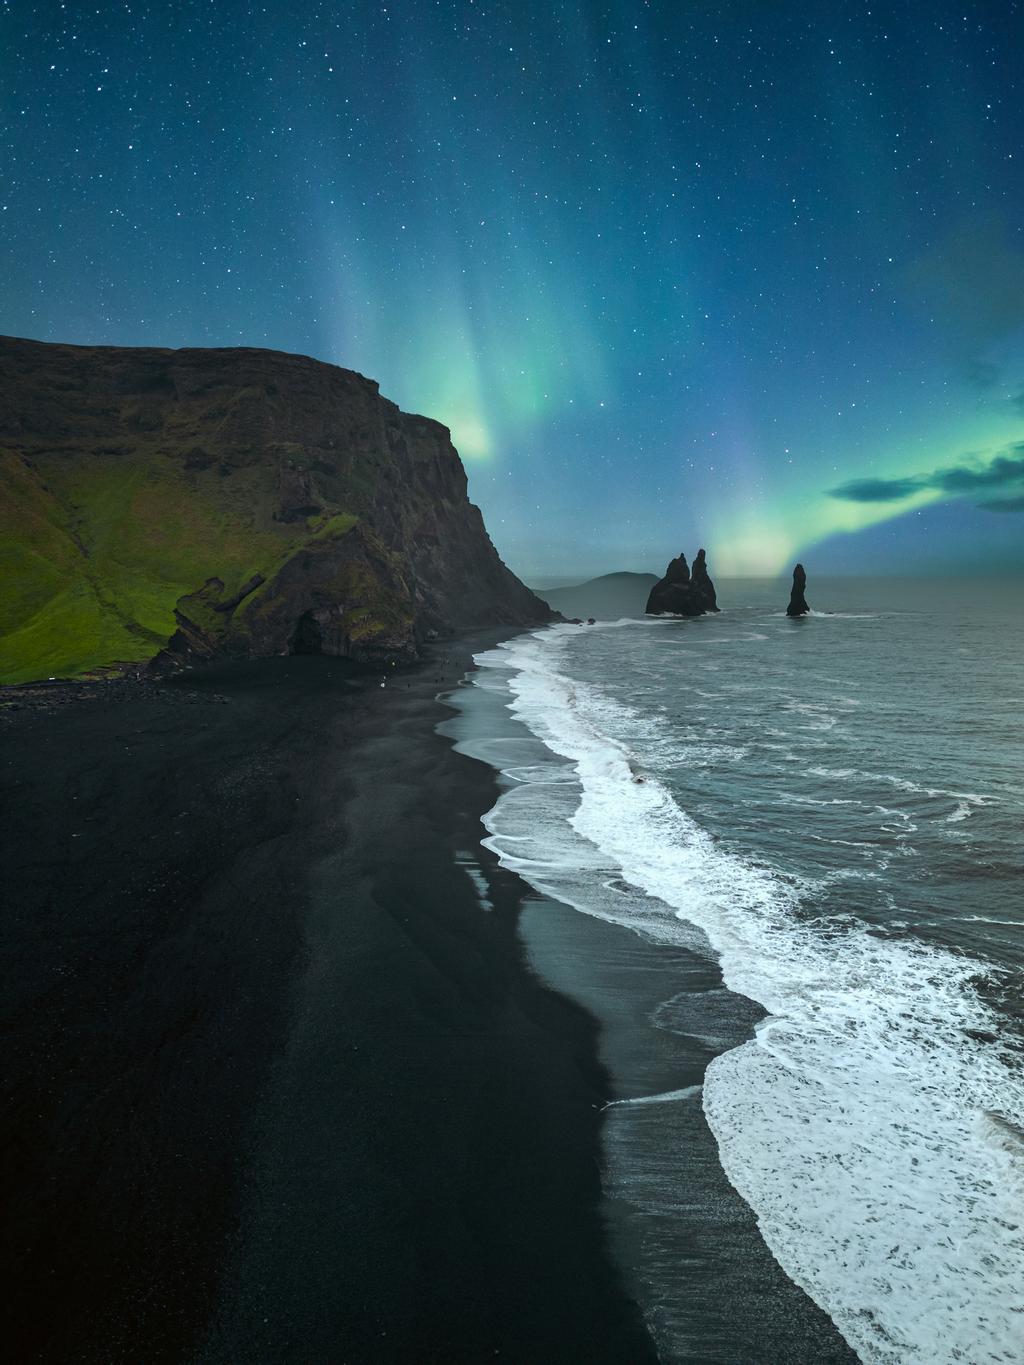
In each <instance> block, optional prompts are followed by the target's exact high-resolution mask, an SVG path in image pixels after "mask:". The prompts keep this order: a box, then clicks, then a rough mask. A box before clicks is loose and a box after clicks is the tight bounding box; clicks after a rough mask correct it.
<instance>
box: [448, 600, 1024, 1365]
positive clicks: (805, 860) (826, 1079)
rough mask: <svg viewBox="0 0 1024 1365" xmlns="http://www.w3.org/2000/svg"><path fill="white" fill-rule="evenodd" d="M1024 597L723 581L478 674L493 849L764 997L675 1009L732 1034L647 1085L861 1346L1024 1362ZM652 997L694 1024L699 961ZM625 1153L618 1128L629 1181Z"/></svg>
mask: <svg viewBox="0 0 1024 1365" xmlns="http://www.w3.org/2000/svg"><path fill="white" fill-rule="evenodd" d="M1020 588H1021V585H1020V584H1019V583H1018V584H1013V583H992V582H985V583H981V582H976V583H957V582H952V581H950V582H949V583H943V582H942V581H938V582H936V581H932V582H930V583H915V582H913V581H905V582H902V583H894V582H892V581H891V580H881V579H876V580H871V579H861V580H835V581H832V582H830V583H826V582H824V581H822V582H819V584H818V585H817V589H815V585H814V584H813V582H812V584H811V586H810V588H809V592H808V595H809V598H810V600H811V601H812V603H813V604H814V606H815V608H816V610H815V611H814V612H813V613H812V615H811V616H809V617H806V618H803V619H801V620H795V621H794V620H790V619H788V618H787V617H786V616H785V614H784V610H783V608H784V604H785V600H786V595H785V592H784V591H783V590H782V588H781V587H780V585H778V584H775V583H766V582H756V581H750V582H740V581H735V582H733V583H730V584H721V585H720V602H721V605H722V607H723V610H722V612H721V613H720V614H718V615H713V616H712V615H709V616H706V617H703V618H700V619H697V620H678V619H669V618H638V619H624V620H619V621H614V622H611V621H609V622H598V623H597V624H596V625H594V626H589V627H579V626H571V625H556V626H551V627H547V628H545V629H542V630H539V631H535V632H529V633H524V634H521V635H518V636H516V637H515V638H513V639H511V640H509V641H507V642H506V643H505V644H503V645H502V646H500V647H499V648H497V649H493V650H488V651H486V652H485V653H482V654H481V655H480V656H478V658H477V663H478V665H479V670H478V671H477V672H476V673H475V674H473V675H472V682H473V684H474V687H475V689H476V690H477V691H478V692H482V693H485V694H486V696H487V699H488V702H489V704H490V705H491V706H492V707H493V706H495V705H498V706H500V708H501V709H502V710H504V711H505V712H506V714H507V713H511V716H512V717H514V718H515V720H516V721H518V722H519V729H518V731H517V732H516V733H511V732H508V731H502V730H501V728H500V727H498V726H496V727H495V732H494V735H493V738H492V740H491V741H490V742H488V739H487V736H486V735H481V734H480V731H479V725H478V726H477V733H476V735H475V739H474V742H473V745H472V746H468V747H471V750H472V751H473V752H475V753H476V754H477V755H478V756H482V757H485V758H487V759H489V760H490V761H491V762H492V763H493V764H494V765H495V766H496V767H497V768H498V769H499V770H500V771H501V772H502V773H503V775H504V777H503V784H504V791H503V794H502V796H501V798H500V800H499V801H498V803H497V805H496V806H495V808H494V809H493V810H492V811H491V812H490V813H489V815H488V816H487V817H486V821H485V823H486V825H487V829H488V831H489V834H488V839H487V841H486V842H487V843H488V844H489V846H490V847H491V848H492V849H493V850H494V851H495V852H496V853H497V854H498V856H499V857H500V859H501V861H502V862H503V863H504V864H505V865H507V866H508V867H509V868H511V869H513V870H515V871H516V872H518V873H519V874H520V875H521V876H522V877H524V878H525V879H526V880H527V881H528V882H530V883H531V884H532V885H533V886H534V887H535V888H537V890H538V891H540V892H543V893H544V894H545V895H546V896H550V897H553V898H555V899H557V900H559V901H561V902H563V903H564V904H566V905H568V906H572V907H574V908H575V909H576V910H578V911H580V912H582V913H584V914H587V915H591V916H595V917H597V918H600V919H603V920H606V921H607V922H609V923H612V924H618V925H622V926H626V927H628V928H630V929H632V930H633V931H635V933H636V934H638V935H640V936H642V937H643V938H644V939H645V940H646V941H647V942H648V943H652V944H655V945H660V946H661V948H662V949H663V950H664V951H665V952H666V953H668V952H670V951H673V950H674V951H678V950H679V949H680V948H684V949H686V950H687V951H689V952H690V953H694V954H697V955H698V956H703V957H705V958H706V959H707V960H708V961H709V962H713V963H715V964H717V965H718V967H719V968H720V970H721V974H722V982H723V984H724V987H725V988H727V994H728V995H729V996H730V997H731V998H732V999H733V1000H735V1001H737V1003H739V1004H746V1003H747V1002H754V1003H755V1004H756V1005H757V1006H758V1007H759V1009H758V1011H757V1015H763V1017H761V1018H760V1022H758V1023H756V1025H755V1027H754V1029H753V1032H752V1036H751V1029H750V1027H749V1018H750V1015H749V1013H748V1014H746V1015H743V1012H742V1010H740V1011H739V1013H738V1014H737V1013H736V1012H734V1013H733V1014H732V1015H730V1012H729V1010H728V1008H724V1007H718V1008H719V1014H720V1015H721V1018H719V1019H718V1020H717V1022H716V1020H714V1019H711V1020H708V1019H707V1018H706V1017H705V1018H704V1022H703V1024H701V1023H700V1022H699V1021H698V1023H696V1024H695V1023H693V1021H692V1020H691V1021H690V1022H689V1023H686V1025H685V1027H683V1025H681V1024H680V1023H679V1019H678V1018H677V1019H676V1024H675V1027H676V1029H677V1032H678V1035H679V1037H680V1039H681V1038H682V1037H683V1036H684V1035H685V1034H686V1031H687V1029H690V1030H691V1032H692V1031H693V1030H694V1029H699V1028H701V1027H703V1028H705V1029H710V1030H711V1031H712V1032H716V1031H717V1033H718V1035H719V1036H718V1038H717V1039H712V1040H711V1042H712V1044H713V1045H712V1046H711V1047H710V1049H709V1053H710V1055H711V1056H712V1060H711V1061H710V1064H708V1065H707V1067H706V1071H705V1072H704V1075H703V1078H702V1083H701V1084H700V1085H698V1086H683V1087H681V1088H680V1089H679V1090H678V1091H672V1092H670V1093H668V1094H666V1095H658V1096H654V1095H652V1096H650V1097H647V1098H649V1099H650V1100H651V1101H655V1100H657V1101H658V1102H659V1103H664V1104H668V1105H672V1104H676V1105H679V1106H685V1105H686V1104H693V1103H698V1104H700V1105H702V1107H703V1113H704V1115H705V1116H706V1120H707V1123H708V1125H709V1126H710V1129H711V1132H712V1133H713V1135H714V1139H715V1141H716V1142H717V1147H718V1155H719V1159H720V1161H721V1166H722V1168H723V1169H724V1172H725V1174H726V1175H727V1177H728V1180H729V1181H730V1182H731V1184H732V1186H733V1187H734V1188H735V1190H736V1191H738V1192H739V1194H740V1195H742V1197H743V1199H744V1200H745V1201H746V1203H747V1204H748V1205H749V1206H750V1209H751V1210H753V1213H754V1215H755V1216H756V1220H757V1227H758V1229H759V1231H760V1235H761V1237H763V1239H764V1242H765V1243H766V1245H767V1247H768V1248H769V1249H770V1252H771V1253H772V1255H773V1256H774V1258H775V1259H776V1260H777V1262H778V1263H779V1265H780V1266H781V1267H782V1269H783V1270H784V1271H785V1273H786V1275H787V1276H788V1277H789V1278H790V1279H791V1280H792V1281H793V1282H795V1283H796V1284H797V1285H799V1286H800V1287H801V1288H802V1289H803V1290H805V1291H806V1293H807V1294H808V1295H809V1296H810V1297H811V1299H813V1300H814V1302H815V1303H817V1304H818V1305H819V1306H820V1307H821V1308H822V1309H823V1310H824V1311H825V1313H827V1314H828V1315H829V1317H830V1318H831V1319H832V1321H833V1322H834V1323H835V1325H836V1327H837V1328H838V1329H839V1332H840V1333H841V1334H842V1336H843V1337H844V1338H845V1339H846V1341H847V1342H848V1343H849V1344H850V1346H851V1347H852V1348H853V1350H854V1351H855V1352H856V1353H857V1355H858V1356H859V1357H860V1358H861V1359H862V1360H864V1361H873V1362H893V1363H894V1365H895V1362H900V1363H901V1365H902V1363H903V1362H917V1361H920V1362H943V1361H968V1362H977V1363H980V1362H989V1361H1021V1360H1024V1071H1022V1068H1021V1061H1022V1049H1021V1042H1022V1019H1021V1014H1022V1008H1021V1002H1022V998H1024V989H1022V981H1024V975H1022V972H1024V934H1022V922H1024V897H1022V866H1024V839H1022V835H1024V727H1022V723H1021V717H1022V709H1024V637H1022V633H1021V627H1022V624H1024V613H1022V609H1021V592H1020ZM645 1008H649V1006H645ZM660 1008H661V1010H662V1011H663V1012H664V1013H665V1014H666V1015H667V1016H671V1015H672V1014H673V1012H674V1013H675V1015H677V1016H685V1015H686V1014H687V1010H688V1006H687V1001H686V992H685V989H683V983H680V992H679V994H678V996H677V995H674V994H671V993H670V995H669V996H668V997H667V998H666V999H665V1000H664V1001H663V1002H662V1004H661V1006H660ZM748 1010H749V1006H748ZM690 1013H691V1014H692V1013H693V1010H692V1009H691V1010H690ZM705 1014H706V1009H705ZM738 1017H741V1018H743V1019H745V1020H746V1023H745V1024H744V1026H742V1027H740V1028H736V1027H734V1025H735V1019H736V1018H738ZM755 1017H756V1016H755ZM730 1018H731V1019H732V1021H733V1023H732V1024H730ZM654 1022H656V1023H658V1022H660V1023H662V1024H664V1020H661V1021H658V1020H655V1021H654ZM684 1022H685V1020H684ZM680 1045H681V1044H680ZM694 1096H696V1098H694ZM636 1098H639V1099H643V1098H644V1097H643V1096H639V1097H636ZM634 1103H635V1100H634ZM666 1131H671V1130H666ZM638 1141H639V1139H638ZM663 1158H664V1160H663V1165H664V1170H663V1171H662V1172H661V1179H662V1180H663V1181H669V1182H670V1181H671V1180H673V1179H677V1180H678V1181H680V1182H683V1181H685V1180H686V1179H687V1169H686V1153H685V1152H684V1151H678V1152H673V1151H666V1152H664V1153H663ZM643 1159H644V1161H645V1163H646V1164H647V1165H648V1166H649V1164H650V1153H649V1152H647V1153H646V1154H644V1158H643ZM630 1160H631V1153H630V1139H629V1136H628V1133H627V1135H626V1137H625V1138H623V1137H622V1135H621V1134H620V1135H619V1138H618V1139H617V1145H616V1150H615V1162H616V1163H617V1165H618V1168H619V1169H618V1176H617V1178H618V1179H619V1181H620V1183H622V1184H623V1186H624V1187H625V1184H628V1166H629V1162H630ZM636 1160H637V1161H638V1162H639V1160H640V1153H639V1147H638V1148H637V1153H636ZM624 1168H625V1169H624ZM657 1276H660V1277H661V1278H662V1280H664V1281H665V1282H664V1283H663V1284H661V1285H660V1286H659V1285H655V1286H653V1288H652V1289H651V1293H652V1294H653V1295H656V1296H660V1297H661V1298H663V1299H668V1298H670V1297H671V1295H672V1294H673V1293H679V1294H683V1293H685V1276H681V1275H680V1276H678V1277H677V1280H676V1281H673V1278H672V1268H671V1266H665V1265H661V1266H660V1268H659V1269H658V1270H657V1272H656V1275H655V1278H656V1277H657ZM669 1317H671V1315H669ZM662 1326H663V1330H662V1333H661V1339H660V1343H659V1344H660V1345H661V1347H662V1349H663V1352H664V1353H665V1355H666V1356H667V1357H668V1358H672V1356H673V1354H674V1353H675V1354H676V1355H677V1358H680V1359H682V1358H685V1357H686V1354H687V1352H686V1348H685V1344H684V1343H682V1342H675V1343H673V1340H672V1330H671V1323H669V1326H668V1328H667V1329H666V1328H665V1327H664V1322H663V1324H662Z"/></svg>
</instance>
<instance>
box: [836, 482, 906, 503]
mask: <svg viewBox="0 0 1024 1365" xmlns="http://www.w3.org/2000/svg"><path fill="white" fill-rule="evenodd" d="M927 486H928V485H927V483H922V481H921V480H920V479H851V480H850V481H849V483H843V484H840V485H839V487H838V488H830V489H829V490H828V493H829V497H830V498H843V499H844V500H845V501H846V502H899V501H900V499H901V498H909V497H910V495H911V494H912V493H917V492H918V491H919V490H920V489H922V488H927Z"/></svg>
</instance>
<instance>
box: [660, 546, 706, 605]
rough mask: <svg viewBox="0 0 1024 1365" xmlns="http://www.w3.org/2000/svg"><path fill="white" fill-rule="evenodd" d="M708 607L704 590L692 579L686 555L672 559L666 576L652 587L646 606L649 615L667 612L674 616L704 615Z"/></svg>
mask: <svg viewBox="0 0 1024 1365" xmlns="http://www.w3.org/2000/svg"><path fill="white" fill-rule="evenodd" d="M701 553H703V551H702V552H701ZM706 573H707V570H706V569H705V575H706ZM710 581H711V580H710V579H708V582H710ZM707 609H708V608H707V601H706V599H705V595H704V590H703V589H702V588H701V587H700V586H699V585H698V584H696V583H694V582H693V580H692V579H691V577H690V566H689V565H688V564H687V562H686V556H685V555H680V556H679V557H678V559H673V560H672V561H671V563H670V564H669V566H668V568H667V569H666V570H665V577H664V578H659V579H658V581H657V583H655V585H654V587H653V588H652V589H651V592H650V596H649V597H648V598H647V607H646V611H647V614H648V615H649V616H660V615H662V614H663V613H666V612H667V613H669V614H670V615H672V616H703V615H704V613H705V612H706V611H707Z"/></svg>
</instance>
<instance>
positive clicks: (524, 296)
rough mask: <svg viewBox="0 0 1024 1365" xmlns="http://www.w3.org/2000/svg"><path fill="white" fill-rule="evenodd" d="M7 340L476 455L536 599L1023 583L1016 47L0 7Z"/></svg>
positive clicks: (808, 7)
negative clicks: (326, 375) (267, 375)
mask: <svg viewBox="0 0 1024 1365" xmlns="http://www.w3.org/2000/svg"><path fill="white" fill-rule="evenodd" d="M0 51H2V52H3V54H4V56H3V58H2V59H0V83H2V94H3V104H2V112H3V138H2V158H3V182H2V191H0V200H2V209H0V232H2V237H0V241H2V257H0V299H2V309H3V313H2V317H0V330H3V331H6V332H9V333H14V334H17V335H23V336H33V337H40V338H43V339H50V340H66V341H76V342H108V343H119V344H153V345H166V346H180V345H237V344H245V345H262V346H272V347H276V348H281V349H285V350H295V351H302V352H306V353H308V354H311V355H315V356H318V357H320V358H322V359H326V360H332V361H335V362H337V363H338V364H342V365H346V366H349V367H351V368H353V369H357V370H360V371H362V372H363V373H365V374H369V375H372V376H373V377H374V378H376V379H378V380H379V381H380V384H381V388H382V390H383V391H384V392H385V393H386V394H388V396H389V397H392V398H394V399H395V400H396V401H397V402H399V403H400V404H401V405H402V406H403V407H405V408H407V409H412V410H418V411H422V412H427V413H429V414H430V415H432V416H436V417H438V418H440V419H441V420H443V421H446V422H447V423H448V424H449V425H450V426H451V427H452V430H453V434H454V436H455V440H456V443H457V445H458V446H459V449H460V451H461V452H462V454H463V457H464V459H465V461H466V464H467V467H468V468H469V472H470V487H471V493H472V495H473V497H474V498H475V500H476V501H478V502H479V503H480V505H481V506H482V508H483V511H484V515H485V518H486V520H487V523H488V526H489V528H490V530H491V533H492V536H493V538H494V539H495V541H496V543H497V544H498V547H499V549H500V550H501V551H502V553H503V555H504V556H505V558H506V559H507V560H508V561H509V563H510V564H511V565H512V566H513V567H514V568H515V569H516V570H517V571H519V572H520V573H522V574H523V575H524V576H526V577H527V578H541V577H546V576H555V575H574V574H580V575H585V574H588V573H592V572H602V571H605V570H609V569H615V568H638V569H639V568H652V569H657V570H659V571H660V570H661V568H662V567H663V561H665V560H667V558H668V557H669V555H670V554H673V553H676V552H677V551H678V549H679V548H680V547H681V546H682V547H684V548H685V549H686V550H687V551H688V552H691V553H692V550H693V549H695V548H696V546H697V544H698V543H704V544H706V545H707V546H708V550H709V555H710V557H711V561H712V567H713V568H714V569H715V570H716V571H717V572H718V573H720V574H725V573H730V572H743V571H761V572H775V571H777V570H779V569H781V568H783V567H784V566H785V565H786V564H788V563H791V562H792V560H793V559H794V558H796V557H798V556H799V557H802V558H804V559H805V561H806V562H807V563H808V565H809V566H811V567H812V568H817V569H818V570H819V571H822V572H824V571H827V570H829V569H833V568H840V569H851V568H854V569H855V568H858V567H864V568H870V567H871V565H872V564H873V563H880V562H881V559H884V561H885V564H884V567H885V568H887V569H890V570H891V569H893V568H906V569H907V570H910V571H912V570H915V569H930V568H933V567H945V568H955V567H956V566H957V564H964V565H969V566H970V567H971V568H972V569H974V570H977V569H986V568H989V569H999V568H1005V567H1007V566H1015V567H1017V568H1024V460H1022V459H1021V452H1022V450H1024V446H1021V445H1020V443H1021V442H1024V182H1022V170H1024V139H1022V136H1021V134H1022V131H1024V113H1022V110H1024V98H1022V97H1024V91H1022V89H1021V85H1022V82H1021V79H1020V71H1021V61H1020V55H1021V53H1022V51H1024V16H1022V10H1021V6H1020V4H1018V3H1016V0H1002V2H1001V3H993V4H984V5H977V4H958V5H952V4H945V3H943V2H942V0H937V2H933V3H904V4H888V5H884V4H880V3H879V4H857V3H844V4H819V3H815V4H809V3H807V0H802V2H801V3H786V2H785V0H783V2H782V3H766V2H765V0H762V3H758V4H719V5H708V4H701V5H696V4H688V3H683V2H682V0H679V2H676V3H673V2H672V0H649V2H648V3H645V2H644V0H630V2H629V3H626V0H614V2H612V3H609V2H607V0H606V2H605V3H593V2H590V3H588V2H585V0H573V2H571V3H559V2H558V0H549V3H545V4H541V3H534V0H457V2H456V0H443V2H439V3H430V0H418V3H417V2H414V0H389V3H372V4H371V3H363V0H354V2H353V3H349V4H342V3H332V4H328V3H324V4H316V3H307V2H306V0H292V3H280V2H279V0H268V2H267V3H266V4H251V5H250V4H241V3H232V0H216V2H214V3H211V2H210V0H204V3H198V2H197V0H176V2H175V0H170V2H169V3H165V4H159V5H158V4H140V3H121V4H111V3H106V2H105V0H99V2H98V3H95V4H92V5H89V6H84V5H78V4H70V3H69V4H67V5H64V6H61V5H59V4H57V3H49V4H27V3H17V0H10V3H5V4H3V5H2V7H0Z"/></svg>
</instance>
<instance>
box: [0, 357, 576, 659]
mask: <svg viewBox="0 0 1024 1365" xmlns="http://www.w3.org/2000/svg"><path fill="white" fill-rule="evenodd" d="M0 576H2V580H3V589H4V590H3V593H2V594H0V681H2V682H17V681H22V680H25V679H30V678H36V677H40V676H43V677H46V676H50V675H53V676H73V675H76V674H81V673H83V672H87V671H92V670H96V669H106V668H115V667H123V666H125V665H129V664H139V663H143V662H146V661H148V660H151V659H152V658H153V657H154V656H155V655H157V654H161V652H162V651H163V654H162V657H163V658H165V659H170V660H172V661H173V660H185V659H188V658H195V657H200V658H205V657H247V658H253V657H261V656H264V655H269V654H281V653H289V652H293V653H294V652H306V653H309V652H322V653H329V654H336V655H343V656H346V657H350V658H353V659H357V660H361V661H364V662H376V661H389V660H391V659H396V660H402V659H412V658H414V657H415V656H416V653H417V649H418V645H419V644H420V643H421V642H422V641H423V639H424V638H425V637H426V636H427V635H428V634H430V633H431V632H441V633H444V632H450V631H455V630H465V629H471V628H473V627H477V626H484V625H498V624H509V625H519V624H527V623H530V622H536V621H544V620H547V619H550V616H551V612H550V610H549V608H548V607H547V605H546V604H545V603H544V602H542V601H540V599H539V598H537V597H535V596H534V595H533V594H532V593H531V592H530V591H529V589H528V588H526V587H525V586H524V585H523V584H522V583H520V581H519V580H518V579H517V578H516V577H515V576H514V574H512V573H511V572H510V571H509V569H507V568H506V567H505V565H504V564H503V563H502V562H501V560H500V559H499V557H498V554H497V552H496V551H495V549H494V546H493V545H492V543H491V541H490V539H489V537H488V535H487V532H486V530H485V528H484V524H483V519H482V517H481V515H480V512H479V510H478V508H476V507H475V506H473V504H472V503H470V502H469V500H468V497H467V492H466V473H465V470H464V469H463V467H462V462H461V460H460V459H459V456H458V454H457V452H456V450H455V448H454V447H453V445H452V443H451V437H450V434H449V432H448V429H447V428H446V427H444V426H442V425H441V424H440V423H438V422H434V421H431V420H429V419H428V418H425V417H416V416H410V415H409V414H407V413H403V412H401V411H400V410H399V409H398V408H397V407H396V406H395V404H394V403H391V402H389V401H388V400H387V399H386V398H382V397H381V395H380V392H379V390H378V386H377V384H376V383H375V382H374V381H373V380H370V379H365V378H364V377H363V376H362V375H359V374H355V373H354V372H352V371H351V370H343V369H339V368H337V367H335V366H333V365H326V364H323V363H321V362H319V361H316V360H311V359H309V358H308V357H305V356H296V355H286V354H283V353H280V352H274V351H262V350H252V349H230V350H180V351H172V350H155V349H135V348H124V347H91V346H89V347H87V346H64V345H53V344H49V343H43V342H35V341H23V340H18V339H13V338H0Z"/></svg>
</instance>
